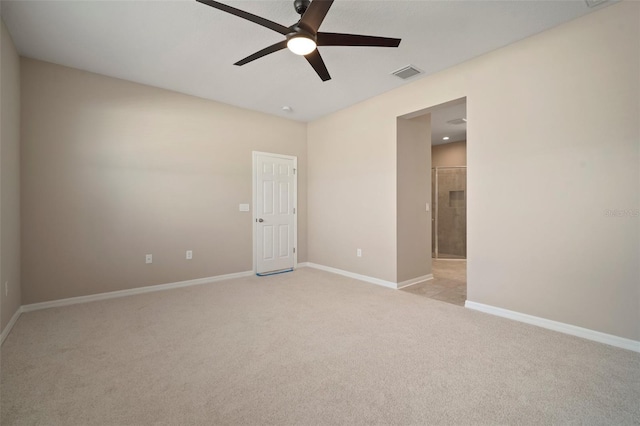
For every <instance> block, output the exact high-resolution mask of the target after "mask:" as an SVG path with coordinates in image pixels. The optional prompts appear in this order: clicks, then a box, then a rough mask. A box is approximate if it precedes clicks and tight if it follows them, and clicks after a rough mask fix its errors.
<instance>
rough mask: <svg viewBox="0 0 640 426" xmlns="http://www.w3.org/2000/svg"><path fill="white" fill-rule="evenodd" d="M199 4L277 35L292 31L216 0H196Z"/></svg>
mask: <svg viewBox="0 0 640 426" xmlns="http://www.w3.org/2000/svg"><path fill="white" fill-rule="evenodd" d="M196 1H198V2H199V3H202V4H206V5H207V6H211V7H213V8H215V9H218V10H222V11H223V12H227V13H230V14H232V15H236V16H238V17H240V18H244V19H246V20H248V21H251V22H253V23H255V24H258V25H262V26H263V27H266V28H269V29H270V30H273V31H275V32H277V33H280V34H283V35H287V34H289V33H290V32H291V30H290V29H289V28H287V27H285V26H284V25H280V24H277V23H275V22H273V21H270V20H268V19H264V18H262V17H260V16H257V15H254V14H252V13H249V12H245V11H244V10H240V9H236V8H235V7H231V6H227V5H226V4H222V3H220V2H217V1H214V0H196Z"/></svg>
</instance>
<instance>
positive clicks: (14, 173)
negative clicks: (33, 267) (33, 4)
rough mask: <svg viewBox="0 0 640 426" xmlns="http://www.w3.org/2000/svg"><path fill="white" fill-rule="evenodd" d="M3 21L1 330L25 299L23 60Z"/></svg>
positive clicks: (0, 92)
mask: <svg viewBox="0 0 640 426" xmlns="http://www.w3.org/2000/svg"><path fill="white" fill-rule="evenodd" d="M0 23H1V25H0V26H1V27H2V28H1V29H0V31H1V33H0V51H1V54H2V57H1V58H0V80H1V84H0V128H1V131H0V160H1V161H0V175H1V176H0V181H1V186H0V258H1V259H2V260H1V263H0V311H1V314H0V329H2V330H4V328H5V326H6V325H7V324H8V323H9V320H11V317H12V316H13V315H14V314H15V313H16V311H17V310H18V308H19V307H20V300H21V296H20V293H21V288H20V59H19V57H18V54H17V52H16V49H15V47H14V45H13V41H12V40H11V36H10V35H9V33H8V31H7V29H6V27H5V25H4V22H3V21H2V20H1V19H0ZM5 284H6V288H5ZM6 290H8V292H6V293H5V291H6Z"/></svg>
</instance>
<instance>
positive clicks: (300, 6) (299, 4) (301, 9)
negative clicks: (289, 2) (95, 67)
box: [293, 0, 311, 15]
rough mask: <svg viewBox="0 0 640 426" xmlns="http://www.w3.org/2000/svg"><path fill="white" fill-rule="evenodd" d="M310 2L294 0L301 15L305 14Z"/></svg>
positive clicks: (295, 6)
mask: <svg viewBox="0 0 640 426" xmlns="http://www.w3.org/2000/svg"><path fill="white" fill-rule="evenodd" d="M310 3H311V2H310V1H309V0H293V7H294V8H295V9H296V12H297V13H298V14H299V15H303V14H304V12H306V11H307V8H308V7H309V4H310Z"/></svg>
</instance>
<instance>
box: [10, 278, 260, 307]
mask: <svg viewBox="0 0 640 426" xmlns="http://www.w3.org/2000/svg"><path fill="white" fill-rule="evenodd" d="M251 275H253V271H245V272H237V273H235V274H227V275H217V276H215V277H207V278H197V279H195V280H187V281H179V282H176V283H168V284H158V285H151V286H147V287H138V288H131V289H127V290H118V291H110V292H108V293H98V294H90V295H88V296H78V297H70V298H68V299H59V300H51V301H49V302H41V303H32V304H30V305H23V306H22V312H31V311H37V310H40V309H47V308H56V307H59V306H68V305H75V304H77V303H87V302H95V301H98V300H106V299H114V298H116V297H125V296H132V295H134V294H143V293H151V292H153V291H162V290H171V289H174V288H182V287H190V286H193V285H201V284H209V283H213V282H216V281H224V280H230V279H233V278H241V277H248V276H251Z"/></svg>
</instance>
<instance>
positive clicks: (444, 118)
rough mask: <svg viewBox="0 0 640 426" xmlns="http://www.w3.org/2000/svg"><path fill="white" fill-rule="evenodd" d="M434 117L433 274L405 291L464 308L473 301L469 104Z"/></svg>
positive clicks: (446, 107) (449, 106)
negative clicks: (469, 250)
mask: <svg viewBox="0 0 640 426" xmlns="http://www.w3.org/2000/svg"><path fill="white" fill-rule="evenodd" d="M426 114H429V115H430V116H431V160H430V169H431V173H430V177H431V182H430V189H431V194H430V195H431V197H430V198H431V209H430V211H431V241H430V243H431V259H430V261H431V271H432V275H433V279H432V280H429V281H424V282H422V283H419V284H416V285H413V286H410V287H406V288H405V289H404V290H406V291H408V292H411V293H414V294H417V295H420V296H424V297H428V298H431V299H436V300H440V301H443V302H447V303H452V304H455V305H459V306H464V303H465V301H466V299H467V260H466V259H467V155H466V148H467V104H466V99H460V100H456V101H452V102H448V103H446V104H441V105H438V106H436V107H433V108H429V109H428V110H427V111H426Z"/></svg>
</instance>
